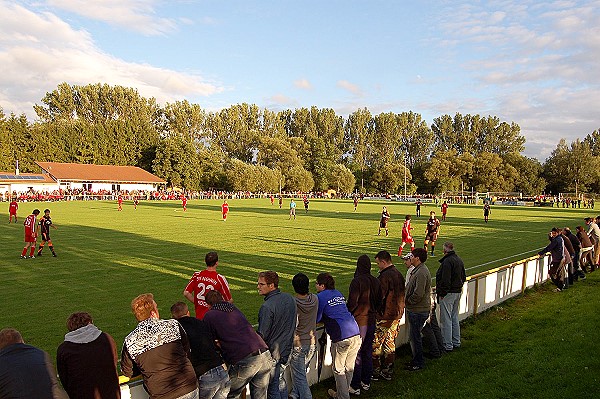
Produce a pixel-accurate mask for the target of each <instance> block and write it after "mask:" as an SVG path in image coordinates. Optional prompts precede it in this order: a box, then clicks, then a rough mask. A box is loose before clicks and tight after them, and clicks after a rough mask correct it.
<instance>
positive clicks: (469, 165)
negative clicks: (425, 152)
mask: <svg viewBox="0 0 600 399" xmlns="http://www.w3.org/2000/svg"><path fill="white" fill-rule="evenodd" d="M473 164H474V157H473V156H472V155H471V154H461V155H457V153H456V150H454V149H452V150H449V151H438V152H436V154H435V155H434V156H433V157H431V161H430V162H429V164H428V165H427V167H426V169H425V172H424V176H425V178H426V179H427V181H429V182H430V183H433V188H434V192H436V193H441V192H443V191H459V190H461V189H462V188H463V183H467V186H469V185H470V183H471V182H470V180H471V178H472V175H473Z"/></svg>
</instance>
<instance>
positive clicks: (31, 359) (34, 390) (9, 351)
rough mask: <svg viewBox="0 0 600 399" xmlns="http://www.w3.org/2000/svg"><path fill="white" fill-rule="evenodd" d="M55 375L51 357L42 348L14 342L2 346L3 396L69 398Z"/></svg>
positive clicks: (0, 390)
mask: <svg viewBox="0 0 600 399" xmlns="http://www.w3.org/2000/svg"><path fill="white" fill-rule="evenodd" d="M55 375H56V372H55V371H54V367H53V366H52V363H51V362H50V357H49V356H48V354H47V353H46V352H44V351H43V350H41V349H38V348H35V347H33V346H31V345H27V344H12V345H8V346H6V347H5V348H3V349H2V350H0V398H11V399H33V398H35V399H58V398H66V397H67V395H66V394H65V393H64V392H63V391H61V390H60V388H59V387H58V382H57V380H56V377H55Z"/></svg>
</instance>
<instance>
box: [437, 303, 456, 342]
mask: <svg viewBox="0 0 600 399" xmlns="http://www.w3.org/2000/svg"><path fill="white" fill-rule="evenodd" d="M460 295H461V293H460V292H449V293H448V294H446V296H444V297H443V298H439V300H438V302H439V304H440V328H441V329H442V338H443V340H444V349H446V350H447V351H451V350H452V349H453V348H458V347H459V346H460V324H459V323H458V307H459V305H460Z"/></svg>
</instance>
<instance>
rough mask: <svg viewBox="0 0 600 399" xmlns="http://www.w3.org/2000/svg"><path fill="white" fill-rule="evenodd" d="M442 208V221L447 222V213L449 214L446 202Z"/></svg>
mask: <svg viewBox="0 0 600 399" xmlns="http://www.w3.org/2000/svg"><path fill="white" fill-rule="evenodd" d="M441 208H442V220H443V221H444V222H445V221H446V213H448V203H447V202H446V201H444V203H443V204H442V206H441Z"/></svg>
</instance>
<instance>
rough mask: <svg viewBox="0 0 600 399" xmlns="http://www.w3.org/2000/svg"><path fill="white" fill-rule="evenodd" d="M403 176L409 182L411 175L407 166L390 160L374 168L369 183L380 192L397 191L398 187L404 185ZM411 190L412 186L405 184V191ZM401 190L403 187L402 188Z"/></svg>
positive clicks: (409, 191)
mask: <svg viewBox="0 0 600 399" xmlns="http://www.w3.org/2000/svg"><path fill="white" fill-rule="evenodd" d="M405 176H406V181H407V183H409V182H410V181H411V180H412V176H411V174H410V171H409V170H408V168H405V167H404V164H401V163H397V162H390V163H386V164H385V165H383V166H381V167H379V168H377V169H375V170H374V172H373V176H372V177H371V183H372V185H373V187H374V188H375V189H376V190H378V191H379V192H381V193H389V194H392V193H398V192H399V191H400V187H403V186H404V180H405ZM413 191H414V187H411V186H409V185H408V184H407V189H406V192H407V193H411V192H413ZM403 192H404V189H402V193H403Z"/></svg>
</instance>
